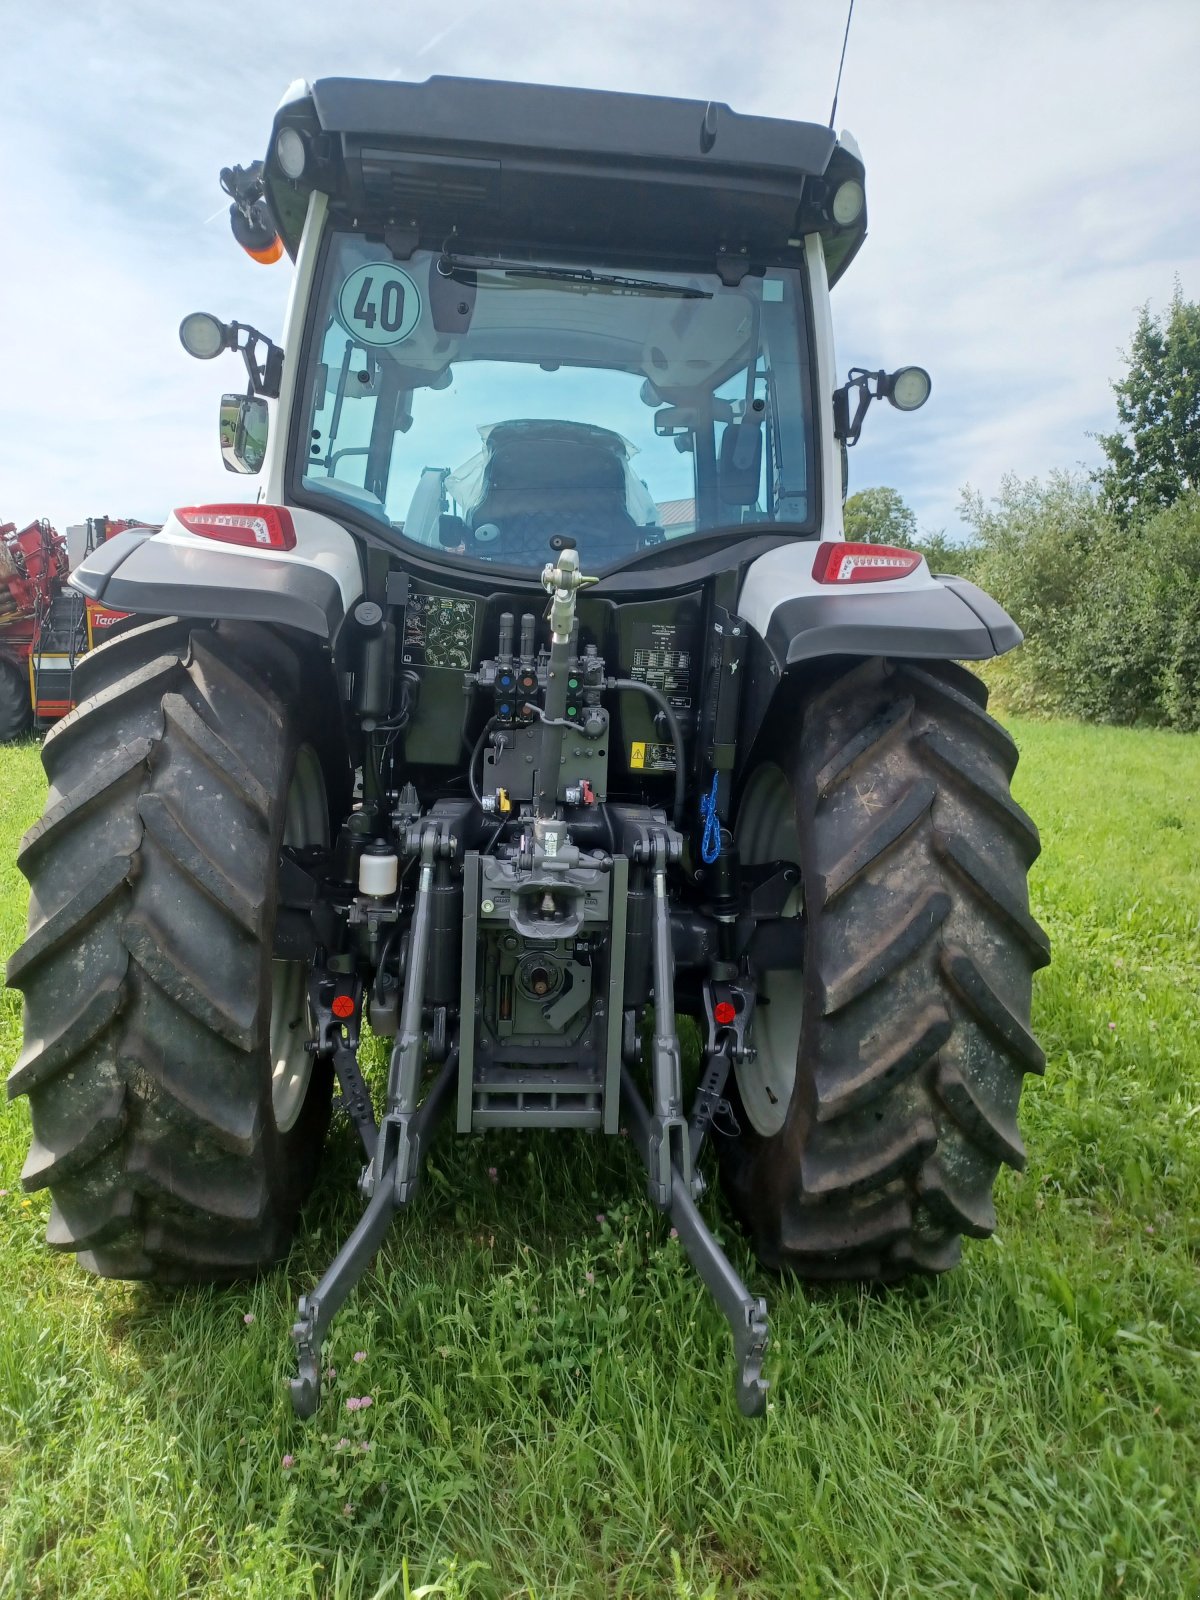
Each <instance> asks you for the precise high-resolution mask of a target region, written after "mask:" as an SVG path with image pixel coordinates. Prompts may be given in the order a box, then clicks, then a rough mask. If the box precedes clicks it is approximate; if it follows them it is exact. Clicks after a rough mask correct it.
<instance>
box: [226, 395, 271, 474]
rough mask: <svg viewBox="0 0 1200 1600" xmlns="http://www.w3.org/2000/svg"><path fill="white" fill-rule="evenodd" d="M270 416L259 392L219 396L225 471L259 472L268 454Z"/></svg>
mask: <svg viewBox="0 0 1200 1600" xmlns="http://www.w3.org/2000/svg"><path fill="white" fill-rule="evenodd" d="M269 427H270V420H269V417H268V415H267V402H266V401H265V400H263V399H260V398H259V396H258V395H251V394H223V395H222V396H221V420H220V439H221V460H222V461H223V462H224V463H225V470H226V472H261V471H262V464H263V462H264V461H265V460H266V456H267V433H268V430H269Z"/></svg>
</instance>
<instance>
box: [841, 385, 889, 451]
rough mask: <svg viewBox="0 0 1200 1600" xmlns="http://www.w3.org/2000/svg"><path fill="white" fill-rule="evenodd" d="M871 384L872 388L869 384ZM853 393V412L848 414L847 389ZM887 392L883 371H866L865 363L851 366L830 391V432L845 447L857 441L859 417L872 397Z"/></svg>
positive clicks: (848, 399) (876, 398)
mask: <svg viewBox="0 0 1200 1600" xmlns="http://www.w3.org/2000/svg"><path fill="white" fill-rule="evenodd" d="M872 384H874V388H872ZM851 389H855V390H857V391H858V393H857V402H858V403H857V405H856V407H855V411H854V416H853V418H851V416H850V391H851ZM887 392H888V375H887V373H886V372H868V371H867V370H866V368H865V367H851V368H850V371H849V374H848V375H847V378H846V382H845V383H844V384H843V385H842V387H841V388H840V389H835V390H834V391H833V436H834V438H835V439H837V440H838V441H839V443H841V444H844V445H846V446H847V447H849V446H850V445H854V444H857V443H858V436H859V434H860V433H861V432H862V425H863V418H864V417H865V416H866V414H867V408H868V406H869V405H870V404H871V401H872V400H881V399H883V398H884V396H885V395H886V394H887Z"/></svg>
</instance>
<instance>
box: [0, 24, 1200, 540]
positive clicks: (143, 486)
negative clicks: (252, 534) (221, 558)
mask: <svg viewBox="0 0 1200 1600" xmlns="http://www.w3.org/2000/svg"><path fill="white" fill-rule="evenodd" d="M845 15H846V13H845V4H844V0H790V3H789V0H756V3H755V4H754V5H753V6H744V5H735V4H730V3H728V0H722V3H718V0H672V3H671V4H670V5H661V4H660V5H654V4H651V3H650V0H504V3H503V4H499V3H496V0H492V3H490V4H487V5H485V4H483V3H481V0H480V3H475V0H459V4H457V5H456V6H453V7H438V6H430V5H428V4H425V3H422V4H419V5H418V4H413V3H410V0H369V3H364V0H338V4H337V5H335V6H328V7H318V6H317V5H316V4H315V3H313V0H256V4H255V5H254V6H253V7H248V6H246V5H244V4H242V3H231V0H206V3H205V4H204V5H203V6H198V5H197V6H174V7H173V6H167V5H164V4H163V3H162V0H60V3H59V4H58V5H57V6H55V7H53V8H46V10H45V11H43V10H41V8H34V7H32V6H30V5H28V4H27V3H26V0H0V149H2V150H3V151H4V152H5V160H4V163H3V167H2V169H0V245H2V247H0V522H4V521H16V522H17V523H18V524H20V523H23V522H25V521H28V520H29V519H31V518H33V517H36V516H44V517H48V518H49V519H50V520H51V521H52V522H53V523H54V524H55V525H56V526H58V527H59V528H64V527H66V526H67V525H68V524H69V523H73V522H78V521H81V520H82V519H83V518H84V517H86V516H88V515H95V514H98V513H106V514H109V515H111V516H114V517H115V516H130V517H134V516H136V517H141V518H145V519H148V520H158V519H160V518H161V517H162V516H163V515H164V514H165V513H166V511H167V510H168V509H170V507H172V506H174V505H186V504H194V503H196V502H198V501H201V502H202V501H204V500H206V499H207V500H223V499H234V498H249V497H252V495H253V493H254V489H255V483H256V480H253V479H238V478H234V477H231V476H229V475H227V474H226V473H225V472H224V471H223V469H222V466H221V463H220V459H219V456H218V453H217V435H216V417H217V405H218V399H219V395H220V393H221V391H222V389H239V388H241V387H242V386H243V380H242V376H241V373H242V369H241V364H240V361H238V360H237V358H235V357H231V356H226V357H223V358H220V360H218V361H216V362H211V363H202V362H196V361H192V360H191V359H190V358H189V357H188V356H186V355H185V354H184V352H183V350H182V349H181V347H180V345H179V341H178V334H177V329H178V325H179V321H180V318H181V317H182V316H183V315H184V314H185V313H186V312H188V311H192V310H208V311H213V312H215V313H216V314H218V315H219V316H221V317H223V318H226V319H233V318H236V319H237V320H238V321H241V322H249V323H252V324H254V325H255V326H257V327H260V328H262V329H263V330H264V331H265V332H267V333H278V332H279V331H280V329H281V326H282V320H283V310H284V305H285V302H286V297H287V288H288V280H289V277H290V268H289V267H288V265H287V263H286V258H285V261H284V262H282V263H280V264H279V265H277V266H274V267H262V266H259V265H257V264H255V263H253V262H251V261H250V260H249V259H248V258H247V257H246V256H244V255H243V254H242V252H241V251H240V250H239V249H238V248H237V247H236V246H235V245H234V243H233V241H232V238H231V235H230V233H229V228H228V221H227V202H226V201H225V200H224V197H223V196H222V195H221V192H220V190H219V187H218V184H217V173H218V170H219V169H220V168H221V167H222V166H224V165H227V164H230V163H232V162H241V163H243V164H245V163H246V162H248V161H250V160H252V159H254V158H256V157H258V156H261V155H262V154H263V153H264V151H265V145H266V140H267V136H268V133H269V130H270V124H271V119H272V115H273V112H274V108H275V106H276V104H277V103H278V100H279V98H280V96H281V95H282V93H283V91H284V89H285V88H286V87H287V85H288V84H289V83H290V82H291V81H292V80H293V79H295V78H309V79H313V78H317V77H323V76H330V75H361V76H369V77H391V78H400V79H409V80H422V79H424V78H426V77H428V76H430V75H431V74H433V73H453V74H461V75H464V76H478V77H496V78H511V79H517V80H525V81H530V82H542V83H562V84H573V85H580V86H586V87H592V88H604V89H627V90H633V91H641V92H646V93H658V94H670V95H679V96H684V97H689V98H696V99H702V100H709V99H713V100H720V101H724V102H726V103H727V104H729V105H731V106H732V107H733V108H734V110H736V111H742V112H757V113H762V114H765V115H770V116H782V117H793V118H797V119H799V120H807V121H816V122H825V121H827V120H828V117H829V112H830V102H831V100H832V94H833V85H834V79H835V76H836V70H837V60H838V54H839V51H840V49H841V40H842V29H843V27H844V24H845ZM43 19H51V20H43ZM1198 69H1200V4H1197V3H1196V0H1141V3H1139V4H1137V5H1133V4H1130V3H1129V0H1120V3H1116V0H1036V3H1030V0H856V5H855V12H854V19H853V25H852V28H851V33H850V41H849V49H848V52H847V57H846V67H845V72H844V76H843V79H842V86H841V96H840V100H839V104H838V114H837V126H838V127H839V128H847V129H849V130H850V131H851V132H852V133H853V134H854V136H855V138H856V139H857V140H858V142H859V144H860V146H861V148H862V152H863V156H864V159H865V162H866V169H867V194H868V209H869V218H870V231H869V235H868V238H867V242H866V244H865V246H864V247H863V250H862V252H861V253H860V255H859V257H858V259H857V260H856V261H855V262H854V264H853V265H852V267H851V268H850V270H849V272H848V273H847V275H846V277H845V278H844V279H843V280H842V282H841V284H839V286H838V287H837V289H836V290H835V291H834V296H833V307H834V321H835V329H836V335H837V348H838V364H839V367H840V368H841V369H842V371H843V373H844V371H845V370H846V369H847V368H848V367H850V366H867V367H871V368H875V367H887V368H889V369H890V368H894V367H897V366H900V365H905V364H908V363H912V362H915V363H919V364H920V365H922V366H924V367H926V368H927V369H928V370H929V372H930V373H931V375H932V378H933V392H932V396H931V398H930V400H929V402H928V404H927V405H926V406H925V408H924V409H923V410H922V411H920V412H917V413H915V414H909V415H905V414H902V413H900V412H897V411H894V410H892V409H891V408H889V407H887V406H886V405H885V406H878V407H873V408H872V411H871V413H870V414H869V415H868V418H867V421H866V426H865V428H864V431H863V438H862V441H861V442H860V444H859V445H858V446H857V447H856V449H855V450H854V451H853V452H852V453H851V489H852V490H854V489H860V488H866V487H868V486H870V485H874V484H889V485H891V486H893V487H895V488H897V489H899V490H900V492H901V493H902V494H903V496H904V497H905V499H906V500H907V501H908V503H909V504H910V505H911V506H912V508H913V509H914V511H915V512H916V514H917V518H918V522H919V525H920V526H921V528H922V529H923V530H925V531H929V532H932V531H935V530H938V529H945V530H946V531H947V532H949V533H951V534H952V535H953V534H955V533H956V532H957V531H958V530H959V528H960V522H959V517H958V506H959V499H960V494H961V491H962V489H963V487H964V486H965V485H970V486H971V487H972V488H973V489H974V490H976V491H978V492H979V493H981V494H983V495H984V496H985V497H990V496H992V495H993V494H995V493H996V492H997V490H998V488H999V486H1000V482H1001V479H1002V477H1003V476H1004V475H1005V474H1006V473H1016V474H1018V475H1019V476H1022V477H1030V476H1035V475H1038V476H1042V475H1045V474H1046V473H1048V472H1050V471H1053V470H1055V469H1068V470H1070V469H1087V468H1089V467H1092V466H1095V465H1096V464H1097V463H1098V462H1099V461H1100V460H1101V455H1100V451H1099V448H1098V446H1097V444H1096V442H1095V440H1094V438H1092V437H1090V435H1091V434H1093V433H1094V432H1095V431H1097V430H1104V429H1109V428H1111V427H1112V426H1113V424H1114V421H1115V412H1114V405H1113V397H1112V393H1111V389H1110V387H1109V384H1110V381H1111V380H1112V379H1113V378H1114V377H1117V376H1119V374H1120V372H1121V371H1122V352H1123V350H1124V349H1125V348H1126V347H1127V345H1128V341H1129V337H1130V335H1131V333H1132V330H1133V327H1134V324H1135V322H1136V319H1137V315H1138V311H1139V308H1140V307H1141V306H1142V305H1143V304H1146V303H1148V304H1149V306H1150V309H1151V311H1152V312H1155V313H1156V312H1159V311H1161V310H1162V309H1163V308H1164V307H1165V306H1166V304H1167V303H1168V301H1169V300H1170V297H1171V293H1172V290H1173V287H1174V284H1175V281H1176V279H1178V280H1179V282H1180V284H1181V286H1182V289H1183V293H1184V295H1185V296H1186V297H1187V298H1189V299H1193V300H1195V299H1200V181H1198V175H1200V163H1198V156H1197V153H1198V152H1200V92H1197V87H1196V82H1197V70H1198ZM223 363H227V365H223Z"/></svg>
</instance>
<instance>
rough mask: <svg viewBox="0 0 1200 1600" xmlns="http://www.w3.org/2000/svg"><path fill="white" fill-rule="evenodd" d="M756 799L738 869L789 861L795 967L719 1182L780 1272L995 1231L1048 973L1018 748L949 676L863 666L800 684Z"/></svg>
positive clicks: (746, 1069)
mask: <svg viewBox="0 0 1200 1600" xmlns="http://www.w3.org/2000/svg"><path fill="white" fill-rule="evenodd" d="M782 693H783V696H784V698H783V699H782V700H781V701H780V702H778V703H777V704H776V706H775V707H774V708H773V712H772V713H771V720H770V723H769V725H768V730H767V734H766V737H765V740H764V746H763V748H762V749H761V752H760V754H759V756H758V759H757V761H756V763H755V765H754V767H753V768H752V770H751V772H750V774H749V776H748V778H747V781H746V782H745V784H744V785H743V787H742V793H741V797H740V805H739V809H738V813H737V821H736V830H735V831H736V836H737V839H738V843H739V848H740V851H741V855H742V860H743V861H744V862H746V863H753V862H763V861H771V860H780V859H785V860H794V861H797V862H799V864H800V868H801V888H800V890H798V891H797V893H796V895H795V897H794V901H793V903H792V904H791V906H790V907H786V908H785V911H787V910H790V911H791V912H793V913H794V914H796V915H802V916H803V917H804V919H805V932H804V971H803V974H799V973H796V972H794V971H787V972H785V971H780V972H768V973H765V974H762V975H761V980H760V989H759V993H760V1003H759V1007H758V1010H757V1012H756V1016H755V1023H754V1039H753V1042H754V1045H755V1047H756V1049H757V1056H756V1058H755V1059H754V1060H753V1061H751V1062H748V1063H746V1064H745V1065H743V1066H742V1067H740V1068H739V1070H738V1073H737V1087H736V1091H735V1094H734V1096H733V1099H734V1111H735V1115H736V1118H737V1121H738V1123H739V1125H740V1128H741V1132H740V1135H739V1136H738V1137H734V1138H726V1139H724V1140H723V1142H722V1148H721V1159H722V1174H723V1178H724V1181H725V1185H726V1189H727V1192H728V1193H729V1195H730V1197H731V1199H732V1201H733V1204H734V1206H735V1208H736V1210H737V1211H738V1212H739V1214H740V1216H741V1217H742V1220H743V1221H744V1223H745V1224H746V1226H747V1228H748V1229H749V1231H750V1232H751V1234H752V1236H753V1239H754V1242H755V1248H756V1251H757V1253H758V1255H759V1257H760V1259H761V1260H762V1261H763V1262H764V1263H766V1264H767V1265H770V1266H774V1267H786V1268H790V1269H792V1270H794V1271H795V1272H797V1273H799V1274H800V1275H801V1276H804V1277H810V1278H850V1279H873V1280H878V1281H887V1280H890V1279H894V1278H898V1277H901V1276H903V1275H905V1274H907V1273H910V1272H940V1271H943V1270H945V1269H946V1268H947V1267H950V1266H952V1265H954V1263H955V1262H956V1261H957V1260H958V1258H959V1254H960V1250H961V1236H962V1235H963V1234H969V1235H974V1236H976V1237H984V1236H986V1235H988V1234H990V1233H991V1232H992V1230H993V1229H994V1228H995V1226H996V1214H995V1211H994V1209H993V1204H992V1189H993V1185H994V1183H995V1179H996V1176H997V1173H998V1171H999V1168H1000V1165H1001V1163H1007V1164H1008V1165H1010V1166H1013V1167H1018V1168H1019V1167H1021V1166H1023V1164H1024V1160H1025V1152H1024V1148H1023V1146H1022V1143H1021V1137H1020V1134H1019V1133H1018V1131H1017V1123H1016V1109H1017V1101H1018V1098H1019V1096H1020V1092H1021V1084H1022V1079H1023V1077H1024V1074H1025V1073H1027V1072H1041V1071H1042V1070H1043V1067H1044V1057H1043V1055H1042V1052H1041V1050H1040V1049H1039V1047H1038V1045H1037V1043H1036V1042H1035V1040H1034V1038H1033V1036H1032V1035H1031V1033H1030V1031H1029V1020H1030V1017H1029V1013H1030V997H1031V988H1032V974H1033V972H1034V970H1035V969H1036V968H1038V967H1040V966H1043V965H1044V964H1045V963H1046V962H1047V961H1048V960H1049V945H1048V942H1047V939H1046V936H1045V934H1044V933H1043V932H1042V930H1041V929H1040V927H1039V926H1038V925H1037V923H1036V922H1035V921H1034V920H1033V918H1032V917H1031V916H1030V914H1029V900H1028V891H1027V887H1026V877H1027V873H1028V870H1029V867H1030V864H1031V863H1032V862H1033V860H1034V858H1035V857H1036V856H1037V853H1038V849H1039V841H1038V835H1037V830H1036V829H1035V827H1034V825H1033V823H1032V822H1031V821H1030V820H1029V818H1028V817H1027V816H1026V814H1025V812H1024V811H1022V810H1021V808H1020V806H1018V805H1017V804H1016V803H1015V802H1014V801H1013V799H1012V798H1011V795H1010V793H1009V779H1010V778H1011V776H1012V772H1013V768H1014V767H1015V766H1016V761H1017V751H1016V747H1015V745H1014V744H1013V741H1012V740H1011V738H1010V737H1009V736H1008V734H1007V733H1006V732H1005V731H1004V729H1003V728H1001V727H1000V725H999V724H998V723H997V722H995V721H994V720H993V719H992V718H991V717H990V716H988V714H987V711H986V709H985V707H986V703H987V691H986V689H985V688H984V687H983V685H982V684H981V683H979V681H978V680H977V679H976V678H974V677H973V676H972V675H971V674H970V673H968V672H966V671H965V670H963V669H962V668H960V667H956V666H954V665H952V664H949V663H936V664H934V663H926V662H920V663H914V662H886V661H881V660H875V661H867V662H862V663H860V664H853V665H849V666H842V667H838V668H831V669H830V670H829V671H828V672H827V673H826V674H825V676H824V677H823V679H822V680H821V681H820V682H818V683H816V684H813V685H809V686H807V687H803V688H802V687H799V686H790V685H789V686H785V688H784V690H783V691H782Z"/></svg>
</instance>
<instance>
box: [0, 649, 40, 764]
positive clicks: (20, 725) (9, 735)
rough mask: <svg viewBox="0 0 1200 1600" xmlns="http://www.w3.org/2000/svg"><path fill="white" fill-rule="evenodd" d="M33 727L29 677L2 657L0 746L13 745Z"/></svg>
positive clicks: (0, 674)
mask: <svg viewBox="0 0 1200 1600" xmlns="http://www.w3.org/2000/svg"><path fill="white" fill-rule="evenodd" d="M32 727H33V701H32V699H31V698H30V695H29V675H28V673H27V672H23V671H22V670H21V668H20V667H19V666H18V665H17V663H16V662H15V661H10V660H9V658H8V657H7V656H0V744H11V743H12V741H13V740H14V739H19V738H20V737H21V735H22V734H24V733H28V732H29V730H30V728H32Z"/></svg>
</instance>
